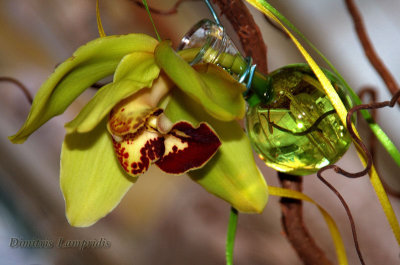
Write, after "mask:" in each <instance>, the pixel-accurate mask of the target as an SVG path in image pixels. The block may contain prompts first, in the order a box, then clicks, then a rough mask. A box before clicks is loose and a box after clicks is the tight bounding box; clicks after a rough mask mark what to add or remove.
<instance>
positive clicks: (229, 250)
mask: <svg viewBox="0 0 400 265" xmlns="http://www.w3.org/2000/svg"><path fill="white" fill-rule="evenodd" d="M238 215H239V214H238V211H237V210H236V209H235V208H233V207H231V214H230V215H229V223H228V233H227V237H226V252H225V256H226V265H233V248H234V246H235V237H236V227H237V221H238Z"/></svg>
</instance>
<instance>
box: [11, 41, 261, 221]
mask: <svg viewBox="0 0 400 265" xmlns="http://www.w3.org/2000/svg"><path fill="white" fill-rule="evenodd" d="M112 74H114V77H113V82H111V83H109V84H107V85H105V86H103V87H102V88H101V89H100V90H99V91H97V93H96V94H95V96H94V97H93V98H92V99H91V100H90V101H89V102H88V103H87V105H86V106H85V107H84V108H83V109H82V110H81V111H80V113H79V114H78V115H77V117H76V118H75V119H74V120H72V121H71V122H69V123H67V124H66V130H67V135H66V137H65V140H64V143H63V146H62V151H61V172H60V179H61V189H62V192H63V195H64V198H65V202H66V214H67V218H68V221H69V222H70V224H71V225H74V226H89V225H91V224H93V223H95V222H96V221H97V220H99V219H100V218H102V217H104V216H105V215H107V214H108V213H109V212H110V211H111V210H112V209H113V208H114V207H116V205H117V204H118V203H119V201H120V200H121V198H122V197H123V195H124V194H125V193H126V192H127V191H128V189H129V188H130V187H131V186H132V184H133V183H134V182H135V181H136V180H137V177H138V176H139V175H141V174H142V173H144V172H145V171H146V170H147V168H148V167H149V166H150V165H151V163H155V164H156V165H157V166H158V167H159V168H161V169H162V170H163V171H165V172H167V173H170V174H182V173H185V172H187V171H189V172H188V174H189V175H190V177H191V178H192V179H193V180H194V181H196V182H198V183H199V184H200V185H202V186H203V187H204V188H205V189H206V190H207V191H209V192H211V193H212V194H215V195H216V196H218V197H220V198H222V199H224V200H225V201H227V202H229V203H230V204H231V205H232V206H233V207H235V208H236V209H238V210H239V211H242V212H249V213H259V212H261V211H262V210H263V208H264V206H265V204H266V202H267V197H268V195H267V186H266V183H265V181H264V178H263V176H262V175H261V173H260V172H259V170H258V168H257V166H256V165H255V162H254V158H253V155H252V150H251V147H250V143H249V140H248V138H247V137H246V135H245V134H244V132H243V130H242V128H241V127H240V126H239V124H238V123H237V121H236V120H237V119H241V118H243V115H244V112H245V102H244V99H243V97H242V92H243V90H244V87H243V86H242V85H241V84H239V83H238V82H237V81H235V80H234V79H233V78H232V77H231V76H230V75H229V74H228V73H226V72H225V71H224V70H222V69H221V68H219V67H217V66H215V65H211V64H204V65H198V66H193V67H192V66H190V65H189V64H188V63H187V62H186V61H185V60H184V59H182V57H181V56H179V55H178V54H177V53H176V52H175V51H174V50H173V49H172V48H171V46H170V43H169V42H167V41H163V42H158V41H157V40H155V39H154V38H152V37H149V36H147V35H144V34H129V35H124V36H107V37H102V38H98V39H96V40H93V41H91V42H89V43H87V44H86V45H84V46H82V47H80V48H79V49H78V50H77V51H76V52H75V53H74V54H73V56H72V57H71V58H69V59H67V60H66V61H65V62H64V63H62V64H60V65H59V66H58V67H57V68H56V70H55V72H54V73H53V74H52V75H50V77H49V78H48V79H47V81H46V82H45V83H44V84H43V85H42V87H41V88H40V90H39V91H38V93H37V94H36V97H35V99H34V101H33V104H32V108H31V111H30V113H29V116H28V118H27V120H26V121H25V124H24V125H23V126H22V128H21V129H20V130H19V131H18V132H17V133H16V134H15V135H13V136H11V137H10V140H11V141H12V142H14V143H23V142H24V141H25V140H26V139H27V138H28V137H29V135H30V134H32V133H33V132H34V131H35V130H36V129H38V128H39V127H40V126H41V125H43V124H44V123H45V122H47V121H48V120H49V119H51V118H52V117H54V116H56V115H59V114H61V113H63V112H64V111H65V109H66V108H67V107H68V106H69V105H70V104H71V103H72V102H73V101H74V100H75V99H76V98H77V97H78V96H79V95H80V94H81V93H82V92H83V91H84V90H85V89H86V88H88V87H90V86H91V85H92V84H93V83H95V82H97V81H98V80H101V79H103V78H104V77H106V76H109V75H112Z"/></svg>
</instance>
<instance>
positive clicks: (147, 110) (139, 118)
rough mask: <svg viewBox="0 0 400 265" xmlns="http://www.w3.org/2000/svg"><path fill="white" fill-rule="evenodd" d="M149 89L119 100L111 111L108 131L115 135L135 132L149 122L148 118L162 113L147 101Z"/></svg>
mask: <svg viewBox="0 0 400 265" xmlns="http://www.w3.org/2000/svg"><path fill="white" fill-rule="evenodd" d="M149 93H150V92H149V90H142V91H140V92H138V93H136V94H134V95H132V96H131V97H128V98H126V99H124V100H122V101H121V102H119V103H118V104H117V105H116V106H115V107H114V108H113V109H112V111H111V114H110V119H109V121H108V125H107V128H108V131H109V132H110V133H111V134H112V135H113V136H124V135H126V134H135V133H137V132H138V131H139V130H140V129H142V127H143V126H144V125H145V124H146V123H147V121H148V119H150V118H151V117H153V116H158V115H159V114H161V112H162V110H160V109H154V108H153V107H152V105H150V104H149V103H147V100H146V99H147V98H148V97H147V95H146V94H149Z"/></svg>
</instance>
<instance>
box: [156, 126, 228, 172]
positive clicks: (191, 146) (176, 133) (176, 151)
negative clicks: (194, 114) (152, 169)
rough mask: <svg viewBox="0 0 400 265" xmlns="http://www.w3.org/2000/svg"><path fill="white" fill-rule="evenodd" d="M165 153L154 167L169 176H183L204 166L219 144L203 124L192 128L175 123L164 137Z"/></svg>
mask: <svg viewBox="0 0 400 265" xmlns="http://www.w3.org/2000/svg"><path fill="white" fill-rule="evenodd" d="M164 137H165V141H164V145H165V153H164V155H163V157H162V158H161V159H160V160H158V161H157V162H156V165H157V166H158V167H159V168H160V169H161V170H163V171H164V172H166V173H169V174H183V173H185V172H187V171H189V170H193V169H197V168H200V167H202V166H203V165H204V164H206V163H207V162H208V161H209V160H210V159H211V158H212V157H213V156H214V154H215V153H216V152H217V150H218V148H219V146H220V145H221V142H220V141H219V139H218V136H217V135H216V134H215V133H214V131H213V130H212V129H211V128H210V127H209V126H208V125H207V124H205V123H201V124H200V125H199V127H198V128H194V127H193V126H192V125H191V124H190V123H188V122H179V123H176V124H175V125H174V126H173V127H172V129H171V131H170V132H169V133H168V134H167V135H165V136H164Z"/></svg>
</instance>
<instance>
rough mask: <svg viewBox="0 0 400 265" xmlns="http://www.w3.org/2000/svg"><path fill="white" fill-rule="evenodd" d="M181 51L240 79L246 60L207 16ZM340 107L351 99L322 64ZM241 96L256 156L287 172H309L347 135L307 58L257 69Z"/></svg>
mask: <svg viewBox="0 0 400 265" xmlns="http://www.w3.org/2000/svg"><path fill="white" fill-rule="evenodd" d="M178 50H180V53H181V56H182V57H184V58H185V59H186V60H188V61H190V63H191V64H198V63H213V64H216V65H219V66H220V67H222V68H224V69H225V70H226V71H228V72H229V73H230V74H231V75H232V76H233V77H235V78H237V80H239V81H240V82H243V81H244V80H243V78H242V77H244V75H245V73H246V72H247V70H248V69H249V68H250V67H251V65H250V62H249V61H248V60H246V59H244V58H243V57H242V56H241V54H240V52H239V50H238V49H237V48H236V47H235V45H234V44H233V42H232V41H231V39H230V38H229V36H228V35H227V34H226V32H225V30H224V28H223V27H222V26H221V25H219V24H216V23H215V22H212V21H210V20H207V19H205V20H202V21H200V22H199V23H197V24H196V25H194V26H193V27H192V28H191V29H190V30H189V32H188V33H187V34H186V35H185V36H184V38H183V39H182V41H181V43H180V46H179V48H178ZM324 72H325V74H326V75H327V77H328V78H329V79H330V80H331V82H332V85H333V87H334V88H335V89H336V91H337V93H338V94H339V97H340V98H341V100H342V101H343V103H344V105H345V107H346V108H347V109H350V108H351V107H352V103H351V99H350V97H349V96H348V95H346V93H345V90H344V88H343V87H342V86H341V85H340V82H339V81H338V80H337V78H336V77H335V76H334V75H333V74H332V73H330V72H329V71H326V70H324ZM247 81H248V82H251V83H248V89H249V90H248V91H246V93H245V97H246V100H247V103H248V110H247V113H246V120H247V122H246V123H247V133H248V135H249V138H250V140H251V142H252V145H253V148H254V149H255V151H256V152H257V153H258V154H259V157H260V158H261V159H262V160H263V161H264V162H265V163H266V164H267V165H268V166H270V167H272V168H274V169H276V170H278V171H281V172H286V173H288V174H293V175H308V174H312V173H315V172H316V171H318V170H319V169H320V168H322V167H323V166H326V165H329V164H332V163H335V162H336V161H337V160H338V159H339V158H340V157H341V156H342V155H343V154H344V153H345V152H346V151H347V149H348V147H349V146H350V143H351V137H350V135H349V133H348V132H347V130H346V128H345V126H343V124H342V122H341V121H340V119H339V116H338V115H337V114H336V111H335V110H334V108H333V106H332V104H331V103H330V101H329V99H328V97H327V96H326V94H325V92H324V90H323V88H322V86H321V84H320V83H319V81H318V80H317V79H316V77H315V75H314V73H313V72H312V70H311V69H310V67H309V66H308V65H307V64H296V65H289V66H286V67H284V68H281V69H278V70H276V71H274V72H273V73H271V74H269V75H264V74H262V73H259V72H257V71H255V72H254V76H253V77H252V79H251V80H247Z"/></svg>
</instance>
